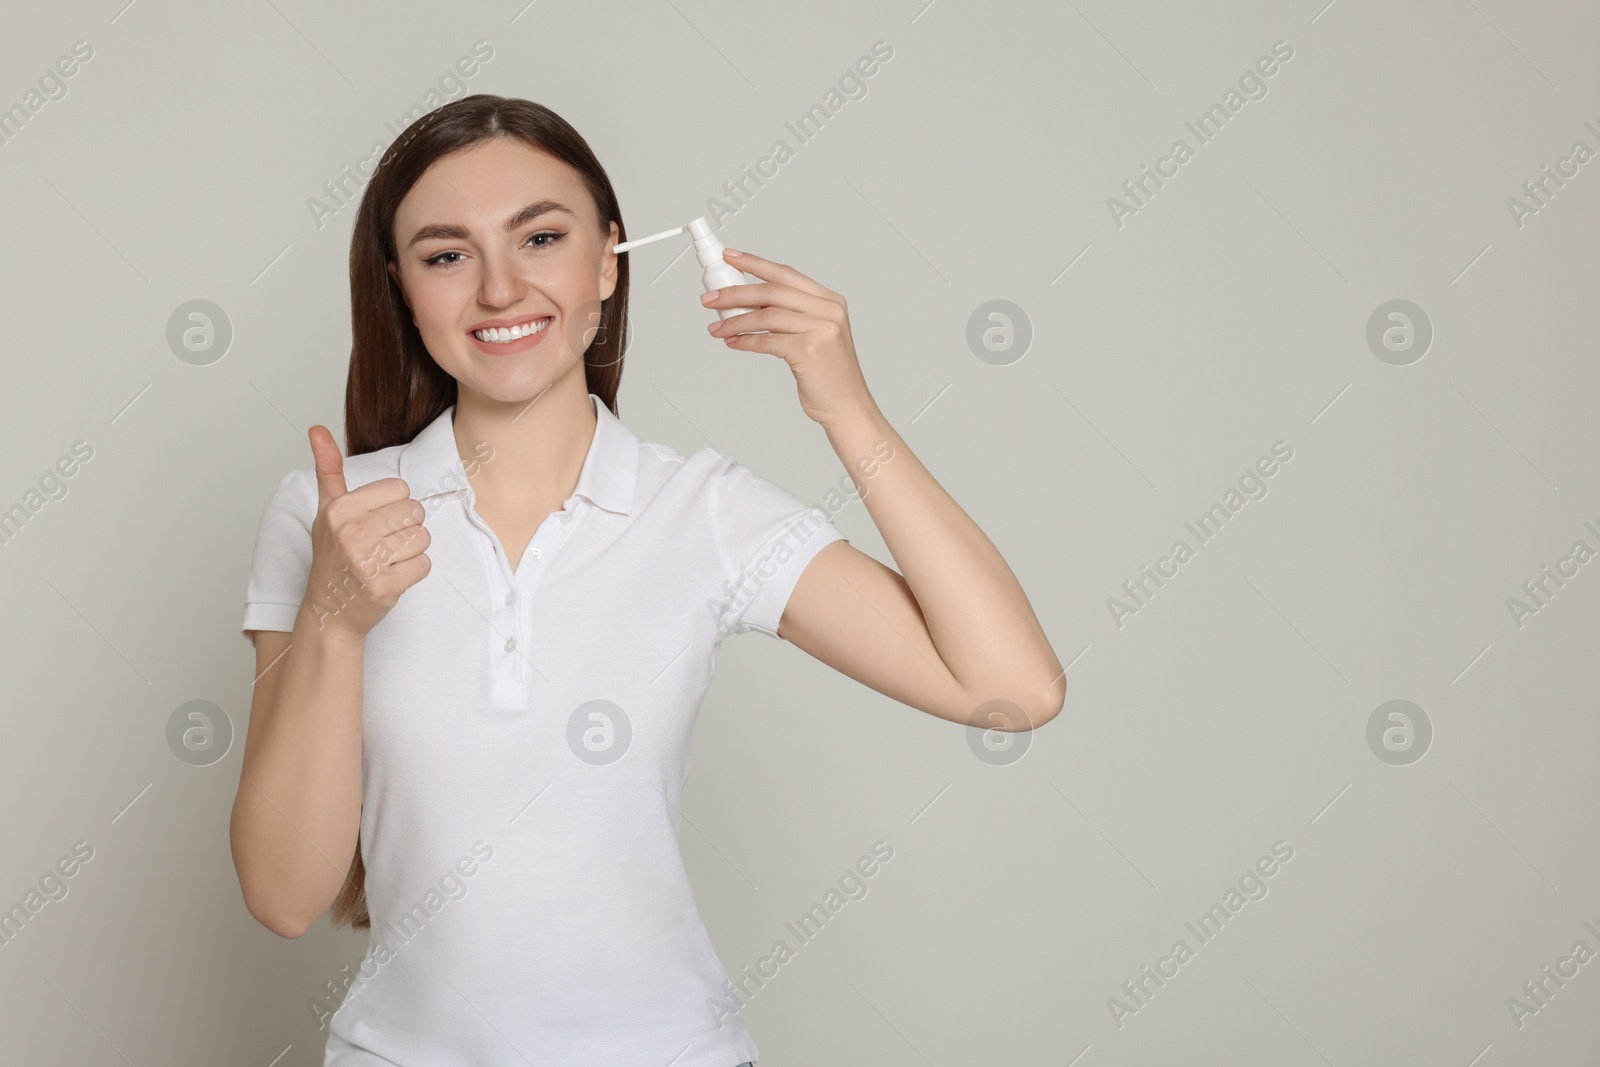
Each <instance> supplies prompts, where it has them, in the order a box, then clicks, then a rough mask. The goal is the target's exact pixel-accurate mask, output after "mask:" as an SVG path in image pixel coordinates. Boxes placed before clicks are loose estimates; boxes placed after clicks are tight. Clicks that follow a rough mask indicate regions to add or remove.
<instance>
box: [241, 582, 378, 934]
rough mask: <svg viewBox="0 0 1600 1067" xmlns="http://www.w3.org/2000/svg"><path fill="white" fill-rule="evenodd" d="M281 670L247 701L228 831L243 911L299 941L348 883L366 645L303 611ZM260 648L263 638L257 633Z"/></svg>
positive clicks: (355, 828) (357, 811) (357, 818)
mask: <svg viewBox="0 0 1600 1067" xmlns="http://www.w3.org/2000/svg"><path fill="white" fill-rule="evenodd" d="M288 636H289V637H290V645H289V649H288V651H287V653H286V654H284V655H283V656H282V657H281V659H279V661H278V662H277V663H276V664H275V665H274V666H272V667H271V668H270V670H269V671H268V672H267V673H266V674H264V675H263V678H262V679H261V680H258V681H257V683H256V684H257V688H258V691H259V690H260V689H261V688H262V682H263V681H265V680H266V678H267V677H269V676H270V674H271V672H272V671H278V672H281V674H280V676H279V677H278V678H277V679H276V680H275V686H274V687H273V691H272V692H268V693H264V694H259V695H261V696H262V697H264V699H261V700H258V701H255V702H253V704H252V708H251V722H250V730H249V736H248V737H247V739H246V747H245V755H244V762H243V766H242V767H241V769H240V773H239V793H238V796H237V798H236V799H235V801H234V807H233V817H232V824H231V832H232V839H233V853H234V863H235V866H236V867H237V869H238V872H239V881H240V886H241V888H242V889H243V890H244V895H245V901H246V905H247V906H248V907H249V909H250V911H251V913H252V914H253V915H255V916H256V918H257V919H259V920H260V921H261V922H262V923H263V924H264V925H266V926H268V927H269V928H270V929H272V930H273V931H275V932H276V933H278V934H280V935H282V936H285V937H298V936H299V935H300V934H301V933H303V932H304V931H305V929H306V928H308V927H309V926H310V925H311V923H313V922H315V921H316V918H317V916H319V915H321V914H322V913H323V912H325V911H326V910H327V909H328V906H329V905H330V904H331V903H332V902H333V900H334V898H335V897H336V896H337V895H338V893H339V889H340V887H341V886H343V885H344V882H345V879H346V877H347V876H348V873H349V869H350V866H351V861H352V858H353V856H354V855H355V844H356V839H357V834H358V833H359V831H360V828H361V702H362V664H363V658H364V655H365V642H364V640H363V639H362V638H361V637H357V636H353V635H348V634H346V632H345V631H343V630H338V629H335V628H334V627H332V626H326V627H322V626H319V625H318V620H317V619H316V617H315V614H314V612H313V611H312V609H310V608H308V607H305V606H302V608H301V610H300V613H299V615H298V616H297V618H296V620H295V628H294V631H293V633H292V634H291V635H288ZM257 640H258V641H259V640H261V635H259V634H258V635H257Z"/></svg>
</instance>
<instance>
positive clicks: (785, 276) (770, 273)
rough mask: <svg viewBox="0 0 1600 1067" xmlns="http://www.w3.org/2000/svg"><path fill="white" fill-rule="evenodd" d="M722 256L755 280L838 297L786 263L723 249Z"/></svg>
mask: <svg viewBox="0 0 1600 1067" xmlns="http://www.w3.org/2000/svg"><path fill="white" fill-rule="evenodd" d="M722 255H723V258H724V259H725V260H726V261H727V262H728V263H729V264H731V265H732V266H734V267H737V268H738V269H739V270H742V271H744V272H745V273H747V274H754V275H755V276H756V277H757V278H762V279H764V280H766V281H769V282H783V283H784V284H785V285H792V286H794V287H795V288H796V289H801V290H804V291H805V292H808V293H810V294H811V295H812V296H820V297H823V298H827V297H832V296H837V295H838V294H837V293H835V292H833V290H831V289H825V288H823V287H822V286H820V285H818V284H817V283H816V282H814V281H812V280H811V279H810V278H808V277H806V276H805V275H804V274H801V273H800V272H799V271H797V270H795V269H794V268H793V267H791V266H789V265H788V264H786V263H774V262H772V260H770V259H762V258H761V257H760V256H758V255H754V254H753V253H750V252H738V251H735V250H734V249H731V248H724V249H723V250H722Z"/></svg>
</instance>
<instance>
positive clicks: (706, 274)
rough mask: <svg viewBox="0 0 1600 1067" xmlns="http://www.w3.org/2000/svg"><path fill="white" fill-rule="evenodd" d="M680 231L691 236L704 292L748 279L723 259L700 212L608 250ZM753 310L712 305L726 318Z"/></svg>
mask: <svg viewBox="0 0 1600 1067" xmlns="http://www.w3.org/2000/svg"><path fill="white" fill-rule="evenodd" d="M680 233H687V234H688V235H689V236H690V237H692V238H694V254H695V258H697V259H699V260H700V266H701V267H703V268H705V269H704V270H702V271H701V273H700V280H701V282H702V283H703V284H704V285H705V287H706V292H708V293H709V292H710V291H711V290H713V289H722V288H724V287H726V286H729V285H745V284H748V283H749V281H750V279H748V278H746V277H745V276H744V272H743V271H741V270H739V268H737V267H735V266H733V265H732V264H731V263H729V262H728V261H727V260H726V259H723V258H722V252H723V244H722V242H721V241H719V240H717V235H716V234H714V233H712V232H711V224H710V223H708V222H707V221H706V220H705V216H703V215H702V216H701V217H700V218H697V219H695V220H694V221H692V222H688V223H685V224H684V225H682V226H678V227H676V228H674V229H671V230H662V231H661V232H660V233H653V234H651V235H650V236H649V237H641V238H639V239H638V240H636V241H624V242H623V243H622V244H620V245H617V246H616V247H615V248H613V249H612V251H613V252H626V251H628V249H630V248H635V247H637V246H639V245H647V244H649V243H650V242H651V241H659V240H661V239H663V238H666V237H671V236H673V235H674V234H680ZM754 310H756V309H755V308H717V309H716V311H717V317H718V318H719V319H726V318H729V317H731V316H733V315H743V314H744V313H745V312H747V311H754Z"/></svg>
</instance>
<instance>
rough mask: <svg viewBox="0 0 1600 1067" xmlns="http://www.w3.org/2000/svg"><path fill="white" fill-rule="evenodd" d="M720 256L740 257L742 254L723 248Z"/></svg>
mask: <svg viewBox="0 0 1600 1067" xmlns="http://www.w3.org/2000/svg"><path fill="white" fill-rule="evenodd" d="M722 254H723V255H725V256H742V255H744V253H743V252H736V251H734V250H733V249H731V248H724V249H723V250H722Z"/></svg>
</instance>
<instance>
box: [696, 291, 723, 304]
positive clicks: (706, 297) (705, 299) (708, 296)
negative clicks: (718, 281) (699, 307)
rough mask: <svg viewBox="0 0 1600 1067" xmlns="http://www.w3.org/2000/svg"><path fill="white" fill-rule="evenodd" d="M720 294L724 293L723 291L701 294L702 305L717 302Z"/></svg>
mask: <svg viewBox="0 0 1600 1067" xmlns="http://www.w3.org/2000/svg"><path fill="white" fill-rule="evenodd" d="M720 292H722V290H721V289H713V290H711V291H710V292H709V293H701V294H700V303H702V304H709V303H711V301H713V300H715V299H716V298H717V294H718V293H720Z"/></svg>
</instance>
